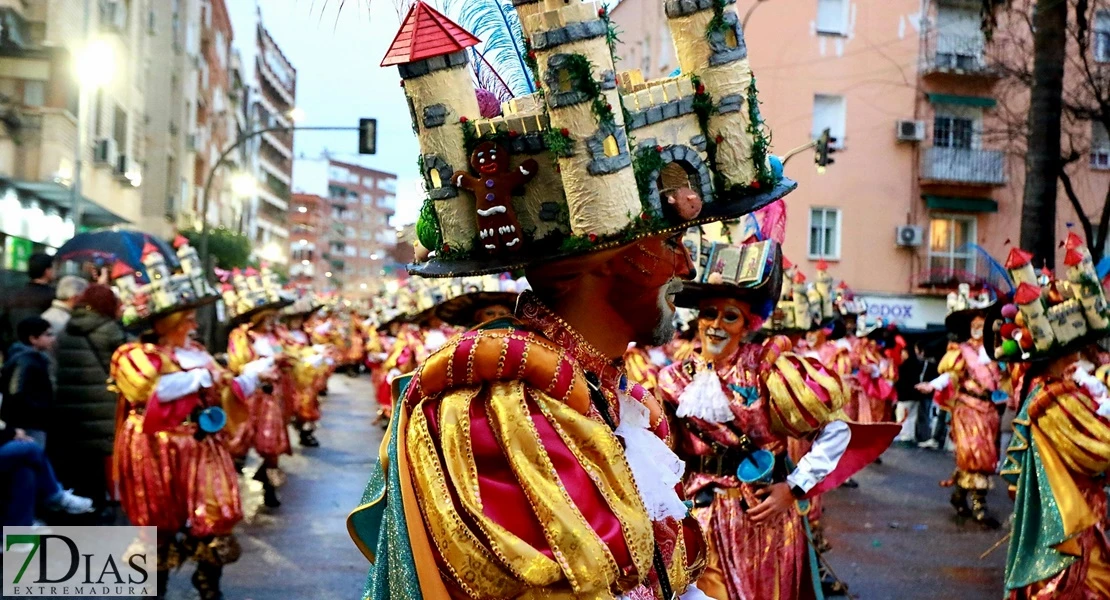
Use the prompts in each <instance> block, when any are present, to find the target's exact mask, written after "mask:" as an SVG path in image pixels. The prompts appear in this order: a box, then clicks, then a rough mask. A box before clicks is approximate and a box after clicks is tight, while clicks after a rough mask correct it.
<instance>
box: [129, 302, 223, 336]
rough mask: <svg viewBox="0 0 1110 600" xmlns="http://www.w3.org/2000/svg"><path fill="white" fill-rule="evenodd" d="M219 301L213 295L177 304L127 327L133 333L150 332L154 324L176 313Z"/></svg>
mask: <svg viewBox="0 0 1110 600" xmlns="http://www.w3.org/2000/svg"><path fill="white" fill-rule="evenodd" d="M219 299H220V297H219V296H216V295H212V296H204V297H203V298H198V299H196V300H191V301H189V302H185V303H183V304H177V305H174V306H172V307H170V308H167V309H165V310H161V311H158V312H156V313H152V314H151V315H149V316H146V317H143V318H141V319H139V320H138V321H135V322H133V323H131V324H130V325H127V329H130V330H132V331H149V330H150V328H152V327H153V326H154V323H155V322H156V321H159V320H161V319H164V318H166V317H168V316H170V315H172V314H175V313H179V312H185V311H187V310H197V309H198V308H201V307H204V306H208V305H209V304H215V302H216V301H217V300H219Z"/></svg>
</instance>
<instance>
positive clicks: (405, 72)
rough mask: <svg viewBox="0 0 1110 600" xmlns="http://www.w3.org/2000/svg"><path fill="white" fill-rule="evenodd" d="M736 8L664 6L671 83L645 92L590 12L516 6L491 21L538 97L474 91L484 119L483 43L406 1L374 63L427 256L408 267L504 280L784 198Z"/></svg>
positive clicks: (591, 7) (517, 0) (698, 1)
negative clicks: (475, 63) (413, 178)
mask: <svg viewBox="0 0 1110 600" xmlns="http://www.w3.org/2000/svg"><path fill="white" fill-rule="evenodd" d="M734 2H735V0H683V1H682V2H678V1H676V0H671V1H668V2H666V13H667V19H668V21H669V24H670V28H671V32H672V38H673V41H674V45H675V50H676V54H677V56H678V60H679V63H680V66H681V74H680V75H678V76H676V77H670V78H665V79H658V80H651V81H645V80H644V78H643V76H642V74H641V73H640V72H639V71H635V70H633V71H625V72H620V73H618V72H617V70H616V68H615V66H614V64H615V62H616V60H615V56H614V53H615V50H616V45H617V43H618V40H617V38H616V34H615V32H614V29H613V27H612V25H611V23H610V21H609V14H608V11H607V10H606V9H605V8H604V7H603V6H602V5H601V4H597V3H592V2H577V1H574V0H514V2H513V4H514V6H515V11H509V13H511V14H507V15H503V16H504V19H505V20H506V22H509V21H512V22H516V21H519V25H520V30H521V31H522V32H523V37H524V40H523V42H522V44H520V45H521V46H522V47H523V48H524V52H523V56H517V57H515V58H516V62H517V63H519V64H526V65H527V66H528V70H529V71H530V72H529V73H528V74H527V76H526V77H527V78H529V79H531V80H532V81H534V82H535V86H534V87H535V88H536V89H537V90H538V91H536V92H534V93H531V94H528V95H517V96H516V97H514V98H511V99H509V100H508V101H507V102H503V103H502V104H501V106H500V109H497V107H496V106H493V107H492V108H491V106H490V103H489V102H488V99H489V94H488V93H485V99H486V100H487V102H484V103H483V104H484V108H485V110H484V111H483V110H482V109H480V107H479V99H478V94H477V93H476V91H475V89H474V85H473V83H472V81H473V80H472V70H471V68H470V64H469V63H470V59H469V56H470V55H469V54H468V49H470V48H472V47H473V46H476V45H478V44H481V40H479V39H478V38H477V37H475V36H474V35H472V34H471V33H469V32H468V31H466V30H465V29H464V28H463V27H461V26H459V25H458V24H456V23H455V22H453V21H452V20H451V19H449V18H447V17H446V16H444V15H442V14H440V13H439V12H437V11H436V10H434V9H433V8H432V7H430V6H429V5H427V4H425V3H424V2H419V1H418V2H416V3H415V4H414V5H413V6H412V9H411V10H410V11H409V13H408V15H407V17H406V18H405V20H404V23H403V24H402V27H401V30H400V32H398V34H397V37H396V38H395V39H394V41H393V44H392V45H391V46H390V49H389V51H388V53H387V54H386V57H385V59H384V60H383V61H382V66H390V65H396V66H397V67H398V69H399V71H400V75H401V78H402V85H403V86H404V89H405V96H406V98H407V99H408V104H409V109H410V111H411V116H412V120H413V128H414V130H415V132H416V134H417V137H418V138H419V141H420V147H421V155H420V157H419V159H418V164H419V167H420V171H421V173H422V174H423V177H424V186H425V189H426V192H427V196H428V197H427V200H426V201H425V203H424V206H423V208H422V209H421V212H420V218H419V220H418V222H417V227H416V230H417V237H418V240H419V246H421V247H422V248H421V247H418V260H419V259H421V258H423V259H426V260H425V261H424V262H422V263H419V264H414V265H410V267H409V269H410V271H411V272H413V273H415V274H419V275H423V276H428V277H453V276H462V275H479V274H485V273H497V272H504V271H511V270H515V269H517V268H520V267H523V266H526V265H529V264H535V263H539V262H544V261H550V260H554V259H559V258H565V257H571V256H575V255H580V254H585V253H589V252H594V251H597V250H603V249H607V248H614V247H617V246H620V245H623V244H627V243H629V242H632V241H634V240H637V239H640V238H643V237H647V236H651V235H657V234H665V233H672V232H679V231H683V230H685V229H688V228H689V227H692V226H696V225H700V224H704V223H710V222H714V221H721V220H726V219H733V218H736V217H739V216H741V215H744V214H747V213H750V212H753V211H755V210H757V209H759V208H761V207H762V206H765V205H767V204H769V203H770V202H772V201H774V200H776V199H778V198H781V197H782V196H784V195H786V194H787V193H789V192H790V191H791V190H793V189H794V188H795V187H796V184H795V183H794V182H793V181H790V180H789V179H786V178H785V177H783V175H782V164H781V162H779V161H778V159H776V158H774V157H771V156H770V155H769V153H768V151H769V141H770V140H769V138H770V135H769V132H768V131H767V129H766V128H765V127H764V125H763V120H762V117H761V116H760V113H759V100H758V97H757V93H756V87H755V78H754V77H753V75H752V73H751V69H750V67H749V65H748V60H747V47H746V46H745V44H744V36H743V32H742V31H741V29H740V24H739V19H738V17H737V14H736V9H735V7H734V6H733V4H734ZM501 54H504V53H501ZM488 67H490V65H489V64H487V63H486V62H485V61H483V64H482V65H481V66H480V69H481V68H488ZM493 104H496V102H494V103H493Z"/></svg>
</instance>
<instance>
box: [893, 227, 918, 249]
mask: <svg viewBox="0 0 1110 600" xmlns="http://www.w3.org/2000/svg"><path fill="white" fill-rule="evenodd" d="M894 240H895V243H897V244H898V245H899V246H901V247H903V248H916V247H918V246H920V245H921V244H924V243H925V230H924V229H922V228H921V227H918V226H916V225H902V226H901V227H898V228H897V229H895V230H894Z"/></svg>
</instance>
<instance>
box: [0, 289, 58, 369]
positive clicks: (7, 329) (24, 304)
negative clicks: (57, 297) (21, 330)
mask: <svg viewBox="0 0 1110 600" xmlns="http://www.w3.org/2000/svg"><path fill="white" fill-rule="evenodd" d="M54 294H55V290H54V286H51V285H43V284H41V283H35V282H33V281H30V282H27V285H25V286H23V287H21V288H18V289H16V290H15V291H14V292H12V293H11V295H9V296H7V297H6V298H4V299H3V300H2V303H0V306H2V309H3V312H2V314H0V350H3V351H4V352H5V353H7V352H8V347H9V346H11V345H12V344H13V343H15V341H16V338H15V328H16V326H17V325H19V322H20V321H22V320H23V319H26V318H27V317H37V316H39V315H41V314H42V313H44V312H46V309H48V308H50V304H51V303H53V302H54Z"/></svg>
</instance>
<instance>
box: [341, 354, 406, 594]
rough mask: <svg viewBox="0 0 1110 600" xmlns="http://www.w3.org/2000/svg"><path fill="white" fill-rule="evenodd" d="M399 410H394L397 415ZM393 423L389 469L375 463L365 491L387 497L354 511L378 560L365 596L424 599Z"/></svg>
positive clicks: (358, 529)
mask: <svg viewBox="0 0 1110 600" xmlns="http://www.w3.org/2000/svg"><path fill="white" fill-rule="evenodd" d="M411 379H412V376H411V375H409V376H405V377H403V378H402V379H401V381H400V389H401V393H400V394H399V396H400V397H401V398H403V397H404V395H405V390H406V389H408V384H409V382H410V381H411ZM398 414H399V413H397V412H394V413H393V415H394V418H396V417H397V415H398ZM394 425H395V423H391V424H390V432H391V434H392V435H391V436H390V440H389V444H388V446H387V448H388V449H387V454H388V456H389V469H388V472H386V471H385V470H383V469H382V463H381V459H380V458H379V460H378V461H377V462H376V463H375V464H374V468H373V470H372V471H371V474H370V481H369V482H368V483H367V484H366V489H365V491H363V493H362V502H360V505H365V504H367V503H369V502H371V501H373V500H375V499H377V498H381V497H382V494H383V492H384V494H385V497H384V498H383V499H382V501H380V502H378V503H377V504H375V505H374V506H371V507H369V508H365V509H363V510H361V511H359V512H357V513H355V514H353V515H351V524H352V526H353V527H354V530H355V533H356V534H357V535H358V537H359V538H360V539H361V540H362V541H363V543H365V544H366V546H367V547H370V548H373V549H374V554H375V558H376V559H377V560H376V562H374V563H373V564H371V565H370V572H369V573H368V574H367V576H366V587H365V590H364V592H363V598H364V599H370V598H372V599H373V600H410V599H412V600H423V595H422V594H421V593H420V582H419V579H418V578H417V575H416V563H415V561H414V560H413V556H412V546H411V545H410V544H409V538H408V528H407V523H406V521H405V512H404V507H403V505H402V501H401V484H400V472H399V471H398V469H397V435H396V431H395V430H394V429H393V427H394Z"/></svg>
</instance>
